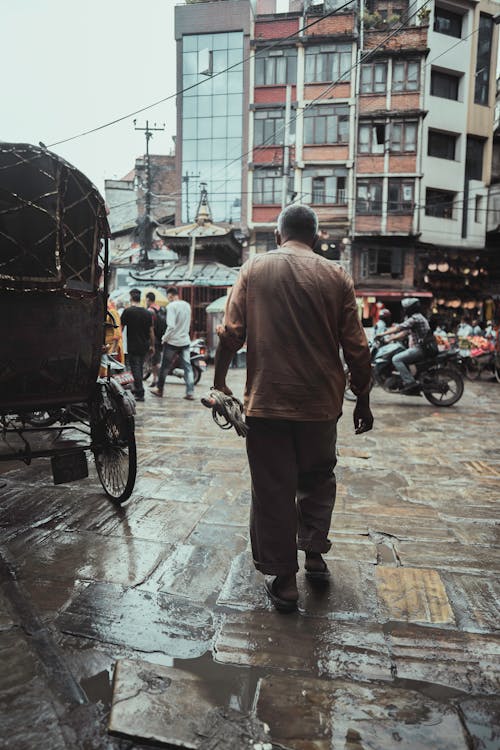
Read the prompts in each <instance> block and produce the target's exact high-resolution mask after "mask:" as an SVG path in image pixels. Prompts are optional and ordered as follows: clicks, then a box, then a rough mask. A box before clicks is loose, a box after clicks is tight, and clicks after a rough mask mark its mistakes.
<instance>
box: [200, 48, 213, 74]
mask: <svg viewBox="0 0 500 750" xmlns="http://www.w3.org/2000/svg"><path fill="white" fill-rule="evenodd" d="M198 73H199V74H200V75H202V76H211V75H212V73H213V53H212V50H211V49H208V47H206V48H205V49H201V50H200V51H199V52H198Z"/></svg>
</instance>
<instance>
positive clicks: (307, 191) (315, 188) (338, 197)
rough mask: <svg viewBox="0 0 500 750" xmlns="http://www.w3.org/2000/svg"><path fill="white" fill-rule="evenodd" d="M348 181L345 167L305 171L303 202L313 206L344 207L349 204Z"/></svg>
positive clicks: (308, 169)
mask: <svg viewBox="0 0 500 750" xmlns="http://www.w3.org/2000/svg"><path fill="white" fill-rule="evenodd" d="M346 180H347V169H346V168H345V167H333V168H329V169H322V168H317V169H315V168H313V167H310V168H307V169H304V172H303V175H302V201H303V202H304V203H309V204H311V205H330V204H341V205H344V204H345V203H347V196H346Z"/></svg>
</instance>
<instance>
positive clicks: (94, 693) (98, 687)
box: [80, 669, 113, 708]
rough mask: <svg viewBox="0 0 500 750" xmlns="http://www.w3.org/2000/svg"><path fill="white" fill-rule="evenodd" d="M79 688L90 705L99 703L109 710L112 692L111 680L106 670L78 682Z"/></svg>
mask: <svg viewBox="0 0 500 750" xmlns="http://www.w3.org/2000/svg"><path fill="white" fill-rule="evenodd" d="M80 686H81V688H82V690H84V692H85V695H86V696H87V698H88V699H89V701H91V702H92V703H98V702H101V703H102V704H103V706H105V707H106V708H109V707H110V706H111V699H112V696H113V691H112V689H111V679H110V676H109V672H108V670H107V669H104V670H103V671H102V672H99V673H98V674H95V675H92V677H86V678H84V679H81V680H80Z"/></svg>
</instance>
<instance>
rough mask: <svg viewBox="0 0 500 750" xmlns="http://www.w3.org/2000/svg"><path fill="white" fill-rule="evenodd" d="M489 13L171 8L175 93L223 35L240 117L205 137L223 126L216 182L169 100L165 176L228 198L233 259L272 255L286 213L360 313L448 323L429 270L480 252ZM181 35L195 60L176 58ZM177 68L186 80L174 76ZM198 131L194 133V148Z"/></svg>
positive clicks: (485, 9)
mask: <svg viewBox="0 0 500 750" xmlns="http://www.w3.org/2000/svg"><path fill="white" fill-rule="evenodd" d="M497 9H498V3H495V2H493V1H492V0H479V2H477V3H472V4H471V3H469V2H467V0H450V2H448V0H446V1H445V0H443V1H442V2H441V0H434V2H432V3H429V5H428V7H427V8H424V9H420V10H419V7H417V6H416V5H415V4H413V5H412V4H409V2H408V0H370V1H369V2H366V3H365V5H364V13H363V15H362V16H361V15H360V4H359V3H357V2H353V3H351V4H349V5H346V4H345V3H341V2H340V1H339V0H323V2H319V0H240V1H239V2H238V1H237V0H215V2H208V3H207V2H205V3H202V4H190V5H187V6H184V7H182V8H178V9H177V10H178V13H177V16H176V39H177V44H178V51H179V57H178V60H179V70H181V71H182V76H183V77H182V79H179V88H181V87H182V86H184V87H185V86H186V84H187V85H189V84H190V83H195V82H197V81H198V82H199V81H200V80H201V81H203V78H202V77H203V76H204V75H206V74H207V71H208V73H210V72H212V73H214V72H215V68H213V67H212V68H211V67H210V65H211V63H210V60H211V59H212V61H213V60H215V54H216V51H217V48H218V47H217V45H220V44H222V36H220V35H223V34H227V32H229V34H228V35H227V39H228V45H227V50H228V51H229V50H230V49H235V48H236V37H234V38H233V35H234V34H237V35H240V36H238V45H239V46H238V53H236V52H235V53H234V55H233V57H234V60H235V62H240V63H241V68H237V70H240V79H238V81H236V79H235V84H236V85H237V88H236V93H237V95H238V97H240V99H239V100H238V102H241V101H242V106H241V107H240V108H239V109H238V108H237V107H236V104H237V102H236V99H235V101H234V102H233V106H234V107H235V108H236V109H237V112H236V109H235V110H234V112H235V113H236V115H235V114H233V115H232V118H233V119H232V124H227V125H226V126H224V125H223V124H222V120H220V123H221V125H223V126H222V127H221V128H220V129H219V131H218V132H219V137H221V134H222V133H223V132H224V133H226V132H229V131H227V128H228V127H232V128H233V132H232V136H234V135H235V133H237V135H238V138H240V141H239V143H240V150H239V154H240V159H239V161H238V158H237V157H235V156H234V153H233V152H232V153H231V154H229V153H228V154H227V155H226V157H225V158H226V162H225V165H226V166H225V167H224V164H223V161H224V159H218V157H217V159H215V156H214V154H217V153H218V151H217V149H214V141H213V140H212V141H211V142H210V143H208V142H205V145H204V148H202V150H201V151H200V143H199V142H198V143H197V144H196V145H197V148H198V150H197V152H196V153H197V156H196V160H190V156H189V155H190V154H193V153H195V152H194V146H195V143H194V139H193V138H192V137H191V135H189V138H188V137H187V136H186V132H185V131H186V122H187V123H188V131H189V133H190V134H192V133H193V132H194V130H193V127H194V126H193V123H192V122H191V119H190V118H191V117H194V115H193V114H192V112H194V108H193V103H192V102H190V103H188V99H187V95H188V93H189V92H185V93H184V94H183V95H182V96H180V103H179V120H178V128H179V133H180V134H181V140H182V143H183V148H184V151H183V152H181V153H180V154H179V157H178V158H179V163H178V167H179V169H180V171H179V175H182V174H184V172H185V171H186V170H189V169H191V170H192V171H193V173H196V172H200V173H201V172H203V174H202V175H201V178H202V179H204V180H205V181H206V182H207V183H208V190H209V194H210V199H211V202H212V205H213V203H214V197H213V193H217V192H218V191H221V189H222V193H224V194H226V193H230V198H231V200H233V197H234V196H233V193H234V195H236V192H237V189H238V185H239V184H241V187H240V188H239V189H240V191H241V193H240V197H241V214H240V215H239V216H237V215H236V213H234V214H232V215H231V216H229V215H228V206H227V201H226V205H225V206H224V211H222V213H224V214H225V215H224V216H222V215H221V217H220V218H219V220H221V218H222V220H226V221H227V220H228V218H231V219H232V221H233V222H236V224H237V225H238V226H239V227H240V229H241V232H242V235H243V236H244V237H245V238H247V240H246V242H245V243H244V244H246V245H247V247H246V248H244V249H243V251H242V260H244V259H245V257H246V256H247V254H248V253H250V254H251V253H259V252H266V251H267V250H269V249H270V248H272V247H274V236H273V232H274V229H275V226H276V219H277V216H278V214H279V212H280V210H281V208H282V206H283V205H286V204H288V203H290V202H291V201H300V202H304V203H307V204H309V205H311V206H313V207H314V209H315V210H316V211H317V213H318V216H319V219H320V230H321V231H320V240H319V242H318V245H317V247H316V251H317V252H319V253H323V254H325V256H326V257H328V258H330V259H332V260H335V261H337V262H341V263H343V264H344V265H345V266H346V267H347V268H348V269H349V271H350V272H351V273H352V275H353V277H354V281H355V285H356V289H357V293H358V295H359V297H360V298H361V299H363V301H364V303H365V304H364V311H365V314H367V313H368V312H369V305H370V304H371V303H374V302H375V301H376V300H377V301H382V302H384V303H385V304H386V305H388V306H391V305H392V306H393V307H394V308H396V307H399V305H398V301H399V299H401V297H402V296H404V295H410V294H411V295H413V294H419V295H421V296H423V297H427V298H428V299H429V300H430V299H431V298H433V299H434V304H435V305H437V304H438V303H437V299H444V303H443V305H441V307H442V308H443V310H445V311H446V305H447V304H448V301H449V300H448V296H447V295H445V296H444V297H443V296H442V290H440V291H439V294H440V296H439V297H436V291H437V289H436V288H435V283H433V282H435V281H436V280H435V279H434V278H431V275H432V272H431V273H429V272H428V269H427V265H429V264H430V265H431V266H433V260H432V262H431V260H430V259H431V258H432V259H433V258H434V256H436V257H437V256H441V255H442V254H443V252H444V250H443V248H446V247H450V248H452V249H453V252H454V253H458V254H460V253H462V252H463V253H467V252H476V251H477V249H478V248H479V247H483V248H484V244H485V234H486V219H485V215H486V214H485V212H482V211H481V208H482V202H483V203H484V208H486V202H485V201H486V195H487V186H488V183H489V178H490V167H489V164H491V153H492V151H491V144H492V123H493V108H494V94H495V81H494V75H493V73H492V72H491V71H492V70H494V62H495V60H496V51H497V46H498V28H497V26H496V23H495V21H494V18H495V11H496V10H497ZM194 36H196V49H197V56H196V57H195V56H194V55H191V57H192V59H191V58H189V59H188V57H187V56H186V55H189V50H191V48H192V47H193V49H194V46H193V45H195V41H194ZM231 45H232V46H231ZM206 60H208V61H209V63H208V68H207V67H206V65H207V63H206ZM189 65H191V66H195V67H196V70H197V71H198V72H197V76H198V77H197V78H196V77H192V78H189V77H186V75H187V74H186V70H187V69H188V67H189ZM186 66H188V67H186ZM191 75H192V74H191ZM227 83H228V85H229V81H228V82H227ZM181 84H182V86H181ZM211 85H212V94H210V92H209V89H208V88H205V87H207V84H206V83H205V82H203V83H201V85H200V86H199V90H200V91H199V94H200V96H199V99H201V96H202V89H204V88H205V91H206V93H205V94H203V96H205V98H206V100H205V101H203V102H202V106H204V107H205V108H206V106H205V105H207V103H208V98H207V97H209V96H211V104H210V105H209V106H211V107H212V115H211V117H212V122H211V124H210V127H212V131H211V132H212V136H211V137H212V138H214V124H213V117H214V114H213V113H214V112H215V104H216V100H215V97H216V94H215V89H214V88H213V87H214V86H215V80H214V81H212V84H211ZM227 91H228V92H231V93H232V89H231V87H230V85H229V88H228V89H227ZM187 103H188V104H187ZM186 104H187V106H188V107H190V110H189V112H190V114H189V118H188V119H186V111H185V107H186ZM222 104H223V107H225V106H226V104H224V103H222ZM238 106H239V105H238ZM197 107H198V115H197V116H198V117H199V107H200V104H199V103H198V104H197ZM224 111H225V110H224ZM219 116H220V115H219ZM199 124H200V123H198V125H199ZM207 125H208V121H205V130H204V131H203V128H201V131H200V129H199V130H198V132H202V133H203V132H204V133H205V135H206V132H207V127H206V126H207ZM224 128H226V129H224ZM178 140H179V139H178ZM206 140H207V139H206V138H205V141H206ZM235 145H236V142H235ZM221 148H222V145H221V144H220V143H219V151H220V150H221ZM207 149H208V150H207ZM207 153H210V154H212V156H211V157H210V159H212V161H213V162H214V163H215V162H217V163H218V167H224V169H223V173H224V170H226V173H225V175H224V180H225V182H224V186H225V187H224V186H223V187H222V188H221V184H220V178H219V182H218V181H217V179H215V176H214V178H211V177H207V176H206V175H207V174H208V172H209V171H210V169H212V166H210V165H208V161H209V159H208V158H207ZM221 153H222V152H221ZM188 156H189V158H188ZM201 157H203V158H201ZM478 160H479V162H480V163H481V169H479V168H478V167H477V163H478ZM227 170H229V171H227ZM236 172H238V174H237V175H236ZM239 180H241V183H239ZM229 183H231V190H232V191H233V192H231V190H229V189H228V187H227V186H228V185H229ZM178 187H179V188H182V185H181V183H180V177H179V185H178ZM451 193H453V195H451ZM483 198H484V200H483ZM237 201H238V199H237V198H236V202H237ZM463 206H465V207H466V208H465V209H464V208H463ZM214 213H216V212H214ZM481 217H482V218H481ZM216 218H217V216H216ZM457 248H458V249H457ZM469 265H470V264H469ZM436 266H437V264H436ZM472 286H473V285H472ZM471 291H472V287H471ZM450 293H453V292H452V291H451V289H450ZM438 306H439V305H438Z"/></svg>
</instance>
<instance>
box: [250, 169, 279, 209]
mask: <svg viewBox="0 0 500 750" xmlns="http://www.w3.org/2000/svg"><path fill="white" fill-rule="evenodd" d="M281 181H282V176H281V169H256V170H255V172H254V178H253V202H254V203H256V204H263V203H264V204H276V205H277V204H281V184H282V182H281Z"/></svg>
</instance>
